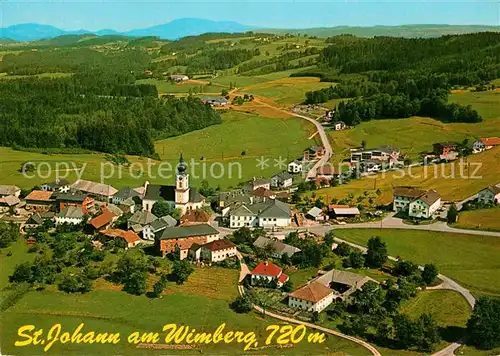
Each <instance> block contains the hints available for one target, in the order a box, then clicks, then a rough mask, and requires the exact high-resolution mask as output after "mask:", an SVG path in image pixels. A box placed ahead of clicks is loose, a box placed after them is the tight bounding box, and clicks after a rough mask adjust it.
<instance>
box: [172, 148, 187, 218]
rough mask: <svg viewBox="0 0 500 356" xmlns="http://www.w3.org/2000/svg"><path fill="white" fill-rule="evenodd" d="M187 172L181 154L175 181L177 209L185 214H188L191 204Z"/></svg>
mask: <svg viewBox="0 0 500 356" xmlns="http://www.w3.org/2000/svg"><path fill="white" fill-rule="evenodd" d="M186 170H187V165H186V162H185V161H184V158H182V153H181V156H180V158H179V164H178V165H177V177H176V180H175V207H176V208H180V209H181V210H182V213H183V214H185V213H186V210H187V209H186V208H187V203H188V202H189V174H188V173H187V172H186Z"/></svg>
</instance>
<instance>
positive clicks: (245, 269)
mask: <svg viewBox="0 0 500 356" xmlns="http://www.w3.org/2000/svg"><path fill="white" fill-rule="evenodd" d="M236 256H237V257H238V259H239V260H240V280H239V282H241V281H242V280H243V278H245V276H246V275H247V274H248V273H250V270H249V268H248V266H247V265H246V264H245V263H244V262H243V256H241V253H240V252H237V254H236ZM242 277H243V278H242ZM238 292H239V293H240V295H243V294H245V289H244V288H243V286H242V285H241V284H239V283H238ZM253 307H254V309H255V310H256V311H257V312H259V313H261V314H263V315H267V316H270V317H272V318H275V319H279V320H282V321H286V322H287V323H292V324H299V325H304V326H306V327H308V328H311V329H315V330H319V331H322V332H324V333H327V334H331V335H335V336H338V337H341V338H344V339H347V340H350V341H352V342H355V343H356V344H358V345H361V346H362V347H364V348H365V349H367V350H368V351H370V353H371V354H372V355H374V356H381V354H380V353H379V352H378V351H377V349H376V348H375V347H373V346H372V345H370V344H369V343H367V342H366V341H364V340H361V339H358V338H355V337H353V336H349V335H345V334H342V333H341V332H338V331H336V330H332V329H328V328H324V327H322V326H319V325H315V324H311V323H307V322H304V321H301V320H297V319H293V318H289V317H286V316H283V315H279V314H275V313H272V312H270V311H267V310H264V309H262V308H261V307H259V306H257V305H254V306H253Z"/></svg>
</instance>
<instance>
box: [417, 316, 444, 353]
mask: <svg viewBox="0 0 500 356" xmlns="http://www.w3.org/2000/svg"><path fill="white" fill-rule="evenodd" d="M415 324H416V326H415V329H416V330H417V332H416V333H415V336H417V338H416V340H415V344H416V346H417V348H418V350H419V351H423V352H431V351H432V350H433V349H434V346H435V345H436V344H437V343H438V342H439V339H440V338H439V327H438V324H437V322H436V321H435V320H434V318H433V317H432V315H431V314H422V315H420V317H419V318H418V320H417V321H416V323H415Z"/></svg>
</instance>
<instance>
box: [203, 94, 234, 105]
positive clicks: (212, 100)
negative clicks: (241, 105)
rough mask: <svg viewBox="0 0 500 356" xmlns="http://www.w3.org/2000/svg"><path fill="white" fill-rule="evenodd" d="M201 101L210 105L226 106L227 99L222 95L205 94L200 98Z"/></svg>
mask: <svg viewBox="0 0 500 356" xmlns="http://www.w3.org/2000/svg"><path fill="white" fill-rule="evenodd" d="M202 102H203V103H204V104H209V105H210V106H226V105H227V104H228V101H227V99H226V98H223V97H209V96H205V97H204V98H203V99H202Z"/></svg>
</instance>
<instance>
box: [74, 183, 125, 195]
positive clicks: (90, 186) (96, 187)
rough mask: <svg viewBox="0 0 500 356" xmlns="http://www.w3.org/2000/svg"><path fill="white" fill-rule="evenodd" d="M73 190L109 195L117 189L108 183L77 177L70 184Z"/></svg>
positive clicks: (113, 193)
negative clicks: (77, 178)
mask: <svg viewBox="0 0 500 356" xmlns="http://www.w3.org/2000/svg"><path fill="white" fill-rule="evenodd" d="M71 188H72V189H74V190H80V191H82V192H86V193H91V194H96V195H102V196H106V197H111V196H113V195H115V194H116V193H117V192H118V191H117V190H116V189H115V188H113V187H112V186H111V185H109V184H102V183H96V182H91V181H89V180H83V179H79V180H77V181H76V182H75V183H73V184H72V185H71Z"/></svg>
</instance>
